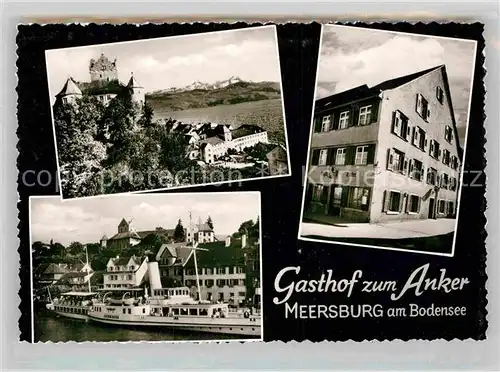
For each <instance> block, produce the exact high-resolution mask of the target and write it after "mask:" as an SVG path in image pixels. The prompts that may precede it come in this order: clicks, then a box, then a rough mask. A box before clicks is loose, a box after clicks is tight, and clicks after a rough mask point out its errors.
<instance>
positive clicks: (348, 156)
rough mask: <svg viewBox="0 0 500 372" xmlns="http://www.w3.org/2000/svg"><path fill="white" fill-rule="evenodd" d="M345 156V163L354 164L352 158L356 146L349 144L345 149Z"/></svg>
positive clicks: (354, 155)
mask: <svg viewBox="0 0 500 372" xmlns="http://www.w3.org/2000/svg"><path fill="white" fill-rule="evenodd" d="M345 157H346V159H345V163H346V165H354V159H355V157H356V147H354V146H349V147H348V148H347V149H346V156H345Z"/></svg>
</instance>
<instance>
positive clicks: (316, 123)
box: [314, 117, 321, 133]
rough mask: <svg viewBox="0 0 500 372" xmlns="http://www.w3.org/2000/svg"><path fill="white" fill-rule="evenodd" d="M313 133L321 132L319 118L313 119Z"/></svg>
mask: <svg viewBox="0 0 500 372" xmlns="http://www.w3.org/2000/svg"><path fill="white" fill-rule="evenodd" d="M314 131H315V132H316V133H319V132H321V118H320V117H315V118H314Z"/></svg>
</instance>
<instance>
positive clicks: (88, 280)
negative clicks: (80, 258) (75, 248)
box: [85, 245, 92, 293]
mask: <svg viewBox="0 0 500 372" xmlns="http://www.w3.org/2000/svg"><path fill="white" fill-rule="evenodd" d="M85 257H86V259H87V277H88V279H87V283H88V284H89V293H90V292H92V289H91V287H90V276H89V274H90V271H89V252H88V250H87V245H85Z"/></svg>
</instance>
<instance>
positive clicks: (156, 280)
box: [148, 262, 161, 291]
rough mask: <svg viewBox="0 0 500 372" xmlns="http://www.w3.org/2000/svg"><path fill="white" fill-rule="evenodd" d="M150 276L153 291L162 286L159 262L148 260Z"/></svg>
mask: <svg viewBox="0 0 500 372" xmlns="http://www.w3.org/2000/svg"><path fill="white" fill-rule="evenodd" d="M148 277H149V286H150V287H151V291H153V290H155V289H160V288H161V279H160V269H159V268H158V262H148Z"/></svg>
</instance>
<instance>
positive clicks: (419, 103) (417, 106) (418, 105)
mask: <svg viewBox="0 0 500 372" xmlns="http://www.w3.org/2000/svg"><path fill="white" fill-rule="evenodd" d="M415 110H416V111H417V112H418V113H419V114H420V113H421V112H422V96H421V95H420V94H419V93H417V103H416V104H415Z"/></svg>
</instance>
